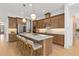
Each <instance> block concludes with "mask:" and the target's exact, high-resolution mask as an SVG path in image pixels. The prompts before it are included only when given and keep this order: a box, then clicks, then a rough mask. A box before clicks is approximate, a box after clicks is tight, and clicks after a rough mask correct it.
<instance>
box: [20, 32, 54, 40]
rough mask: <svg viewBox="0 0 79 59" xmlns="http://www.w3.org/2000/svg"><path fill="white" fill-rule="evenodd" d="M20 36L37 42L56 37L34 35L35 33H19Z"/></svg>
mask: <svg viewBox="0 0 79 59" xmlns="http://www.w3.org/2000/svg"><path fill="white" fill-rule="evenodd" d="M19 35H21V36H24V37H27V38H30V39H33V40H36V41H41V40H46V39H49V38H53V37H54V36H50V35H44V34H33V33H19Z"/></svg>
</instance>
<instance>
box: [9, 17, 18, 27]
mask: <svg viewBox="0 0 79 59" xmlns="http://www.w3.org/2000/svg"><path fill="white" fill-rule="evenodd" d="M8 19H9V20H8V21H9V28H16V22H17V20H16V18H13V17H8Z"/></svg>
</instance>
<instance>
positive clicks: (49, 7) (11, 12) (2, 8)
mask: <svg viewBox="0 0 79 59" xmlns="http://www.w3.org/2000/svg"><path fill="white" fill-rule="evenodd" d="M29 4H30V3H26V7H25V10H26V11H25V16H26V17H27V18H29V19H31V18H30V15H31V14H32V7H33V8H34V9H35V14H36V16H37V19H40V18H43V17H44V14H45V13H46V12H51V13H52V15H55V14H57V13H61V12H63V11H64V5H65V4H64V3H31V4H32V7H31V6H29ZM44 10H45V12H44ZM0 13H5V14H7V15H8V16H16V17H17V16H18V17H23V16H24V7H23V3H0Z"/></svg>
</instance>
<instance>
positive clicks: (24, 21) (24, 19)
mask: <svg viewBox="0 0 79 59" xmlns="http://www.w3.org/2000/svg"><path fill="white" fill-rule="evenodd" d="M23 6H24V18H23V20H22V21H23V23H26V18H25V6H26V5H25V4H23Z"/></svg>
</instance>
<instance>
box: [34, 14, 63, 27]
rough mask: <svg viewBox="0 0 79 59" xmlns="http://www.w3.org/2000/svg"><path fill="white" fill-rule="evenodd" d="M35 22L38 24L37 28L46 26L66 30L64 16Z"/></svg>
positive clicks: (60, 15)
mask: <svg viewBox="0 0 79 59" xmlns="http://www.w3.org/2000/svg"><path fill="white" fill-rule="evenodd" d="M34 22H36V25H35V26H36V27H37V28H45V27H46V26H49V27H51V28H64V14H59V15H56V16H51V17H49V18H44V19H41V20H37V21H34Z"/></svg>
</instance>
